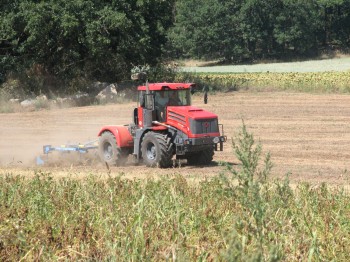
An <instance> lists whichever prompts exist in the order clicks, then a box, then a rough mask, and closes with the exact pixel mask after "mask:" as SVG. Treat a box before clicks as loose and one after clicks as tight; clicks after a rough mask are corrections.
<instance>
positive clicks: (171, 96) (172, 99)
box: [154, 89, 191, 107]
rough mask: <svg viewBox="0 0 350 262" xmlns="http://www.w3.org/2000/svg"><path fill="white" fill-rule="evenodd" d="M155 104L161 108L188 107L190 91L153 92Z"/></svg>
mask: <svg viewBox="0 0 350 262" xmlns="http://www.w3.org/2000/svg"><path fill="white" fill-rule="evenodd" d="M154 94H155V104H156V105H159V106H161V107H165V106H190V105H191V94H190V90H188V89H185V90H164V91H163V90H162V91H155V92H154Z"/></svg>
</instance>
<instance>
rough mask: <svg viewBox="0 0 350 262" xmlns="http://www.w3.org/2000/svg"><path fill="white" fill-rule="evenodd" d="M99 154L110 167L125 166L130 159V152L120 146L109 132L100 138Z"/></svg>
mask: <svg viewBox="0 0 350 262" xmlns="http://www.w3.org/2000/svg"><path fill="white" fill-rule="evenodd" d="M98 152H99V155H100V158H101V160H102V161H103V162H105V163H107V164H108V165H117V166H120V165H123V164H125V162H126V161H127V158H128V152H126V151H125V150H123V149H122V148H120V147H119V146H118V144H117V140H116V138H115V136H114V135H113V134H112V133H111V132H108V131H106V132H103V133H102V135H101V136H100V138H99V143H98Z"/></svg>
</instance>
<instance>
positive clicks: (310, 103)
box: [0, 92, 350, 184]
mask: <svg viewBox="0 0 350 262" xmlns="http://www.w3.org/2000/svg"><path fill="white" fill-rule="evenodd" d="M193 104H195V105H197V106H199V107H203V108H205V109H207V110H210V111H212V112H215V113H216V114H218V115H219V120H220V122H221V123H222V124H224V126H225V134H226V135H227V136H228V137H229V138H231V137H233V136H235V133H237V131H238V128H239V127H240V126H241V124H242V121H241V119H244V121H245V123H246V125H247V127H248V130H249V132H252V133H253V134H254V136H255V138H256V140H258V139H260V141H261V143H262V145H263V149H264V151H265V152H266V151H270V153H271V155H272V161H273V163H274V168H273V177H279V178H281V177H284V175H285V174H286V173H287V172H289V173H290V180H291V181H294V182H296V181H299V180H302V181H308V182H312V183H319V182H329V183H332V184H344V183H346V184H347V183H348V180H349V178H350V96H349V95H328V94H325V95H313V94H300V93H282V92H281V93H279V92H272V93H270V92H261V93H251V92H249V93H245V92H235V93H227V94H217V95H213V96H210V97H209V104H208V105H204V104H203V102H202V97H200V96H195V97H194V99H193ZM134 106H135V104H134V103H127V104H122V105H107V106H90V107H81V108H69V109H56V110H42V111H38V112H27V113H14V114H0V137H1V139H0V171H1V172H0V173H2V174H4V173H7V172H14V171H16V173H23V174H33V173H34V172H33V170H38V169H40V170H44V171H49V172H52V174H54V175H55V176H62V175H63V176H64V175H67V174H68V173H70V174H72V173H73V174H79V175H81V174H83V176H84V174H89V173H101V174H105V173H106V171H107V170H106V167H105V166H104V165H103V164H101V163H99V162H98V161H94V162H93V163H92V164H91V163H85V162H83V163H82V164H81V163H80V162H79V163H78V162H77V161H65V163H64V164H63V165H62V164H61V162H60V161H56V162H53V164H51V165H50V166H49V167H37V166H36V165H35V161H34V160H35V157H36V156H38V155H40V154H41V152H42V146H43V145H44V144H51V145H61V144H64V143H68V142H71V143H77V142H85V141H89V140H94V139H96V134H97V133H98V131H99V128H100V127H101V126H103V125H106V124H127V123H129V122H130V121H131V112H132V108H133V107H134ZM70 156H72V155H69V160H71V159H70ZM50 157H51V159H55V157H57V156H54V155H52V156H50ZM56 160H57V159H56ZM214 160H215V161H217V162H219V161H228V162H230V163H233V164H238V162H237V159H236V158H235V157H234V156H233V154H232V149H231V139H229V141H228V143H227V144H226V147H225V150H224V152H217V153H216V155H215V157H214ZM222 170H223V167H221V166H219V165H213V166H210V167H199V168H194V167H190V166H186V164H185V163H183V164H182V165H181V166H179V167H175V168H171V169H165V170H164V169H155V168H146V167H145V166H143V165H140V166H133V165H131V164H128V165H127V166H126V167H113V168H112V169H111V172H112V174H118V173H120V172H122V173H124V174H125V175H126V176H128V177H138V178H143V177H149V176H152V175H154V174H155V173H158V174H174V173H182V174H185V175H186V176H187V177H189V178H191V177H193V178H195V177H203V176H213V175H216V174H218V173H220V172H221V171H222Z"/></svg>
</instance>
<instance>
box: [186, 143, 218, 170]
mask: <svg viewBox="0 0 350 262" xmlns="http://www.w3.org/2000/svg"><path fill="white" fill-rule="evenodd" d="M213 156H214V148H212V147H210V148H206V149H204V150H203V151H200V152H198V153H195V154H192V155H190V156H188V157H187V164H189V165H194V166H195V165H210V164H211V162H212V161H213Z"/></svg>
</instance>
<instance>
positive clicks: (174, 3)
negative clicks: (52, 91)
mask: <svg viewBox="0 0 350 262" xmlns="http://www.w3.org/2000/svg"><path fill="white" fill-rule="evenodd" d="M349 44H350V0H308V1H303V0H265V1H262V0H228V1H224V0H109V1H107V0H99V1H97V0H74V1H73V0H45V1H37V0H2V1H1V4H0V81H5V80H6V77H8V76H12V77H20V76H22V78H23V76H25V77H24V78H23V79H25V78H26V79H27V80H28V79H31V80H33V79H40V81H44V82H45V84H46V85H49V86H50V85H55V84H56V85H57V83H60V84H62V81H63V82H64V81H72V79H90V80H100V81H120V80H122V79H125V78H127V77H128V76H129V75H130V69H131V68H132V67H133V66H135V65H142V64H148V65H150V66H156V65H157V64H159V63H160V62H162V61H164V60H165V59H178V58H180V59H181V58H196V59H217V60H221V61H226V62H251V61H254V60H257V59H285V58H292V57H296V56H298V57H303V56H305V57H310V56H317V55H319V54H320V53H322V52H324V51H329V50H331V51H333V50H345V51H346V50H347V49H348V47H349ZM23 81H24V80H23ZM28 81H29V80H28ZM38 81H39V80H37V81H36V82H38ZM36 82H35V84H33V85H32V86H37V83H36ZM31 91H33V92H35V91H37V90H35V87H32V90H31Z"/></svg>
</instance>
